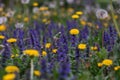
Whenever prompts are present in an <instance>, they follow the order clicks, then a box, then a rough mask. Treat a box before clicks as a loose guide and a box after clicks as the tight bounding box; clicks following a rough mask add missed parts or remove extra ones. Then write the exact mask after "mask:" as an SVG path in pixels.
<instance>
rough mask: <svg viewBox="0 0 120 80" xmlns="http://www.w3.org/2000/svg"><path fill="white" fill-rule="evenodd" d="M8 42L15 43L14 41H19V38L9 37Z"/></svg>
mask: <svg viewBox="0 0 120 80" xmlns="http://www.w3.org/2000/svg"><path fill="white" fill-rule="evenodd" d="M7 42H8V43H14V42H17V39H16V38H9V39H8V40H7Z"/></svg>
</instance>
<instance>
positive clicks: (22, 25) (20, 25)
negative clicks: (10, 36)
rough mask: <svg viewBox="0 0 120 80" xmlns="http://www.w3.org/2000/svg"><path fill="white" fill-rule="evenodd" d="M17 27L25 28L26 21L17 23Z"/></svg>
mask: <svg viewBox="0 0 120 80" xmlns="http://www.w3.org/2000/svg"><path fill="white" fill-rule="evenodd" d="M15 27H16V28H23V27H24V23H16V24H15Z"/></svg>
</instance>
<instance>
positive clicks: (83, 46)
mask: <svg viewBox="0 0 120 80" xmlns="http://www.w3.org/2000/svg"><path fill="white" fill-rule="evenodd" d="M86 47H87V46H86V44H79V45H78V49H82V50H84V49H86Z"/></svg>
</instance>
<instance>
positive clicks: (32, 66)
mask: <svg viewBox="0 0 120 80" xmlns="http://www.w3.org/2000/svg"><path fill="white" fill-rule="evenodd" d="M33 71H34V65H33V59H31V72H30V80H33Z"/></svg>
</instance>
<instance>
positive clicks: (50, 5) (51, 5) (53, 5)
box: [49, 1, 57, 9]
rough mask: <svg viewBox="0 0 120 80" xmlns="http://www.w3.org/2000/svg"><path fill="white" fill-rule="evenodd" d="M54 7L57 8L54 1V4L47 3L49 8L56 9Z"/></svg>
mask: <svg viewBox="0 0 120 80" xmlns="http://www.w3.org/2000/svg"><path fill="white" fill-rule="evenodd" d="M56 6H57V3H56V2H55V1H54V2H51V3H49V8H53V9H54V8H56Z"/></svg>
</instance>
